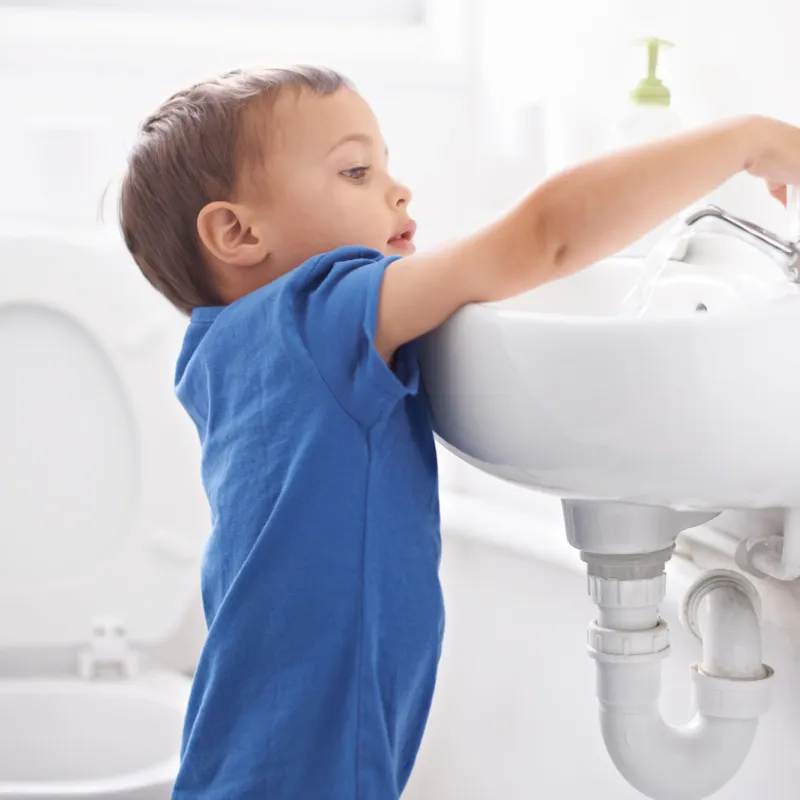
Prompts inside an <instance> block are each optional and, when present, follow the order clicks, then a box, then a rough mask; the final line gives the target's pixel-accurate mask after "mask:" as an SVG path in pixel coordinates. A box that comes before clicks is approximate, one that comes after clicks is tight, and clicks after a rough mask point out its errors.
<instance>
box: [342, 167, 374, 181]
mask: <svg viewBox="0 0 800 800" xmlns="http://www.w3.org/2000/svg"><path fill="white" fill-rule="evenodd" d="M368 172H369V167H352V168H351V169H346V170H344V171H342V172H341V173H340V174H342V175H344V176H345V178H350V179H351V180H353V181H355V182H356V183H363V182H364V180H365V179H366V177H367V173H368Z"/></svg>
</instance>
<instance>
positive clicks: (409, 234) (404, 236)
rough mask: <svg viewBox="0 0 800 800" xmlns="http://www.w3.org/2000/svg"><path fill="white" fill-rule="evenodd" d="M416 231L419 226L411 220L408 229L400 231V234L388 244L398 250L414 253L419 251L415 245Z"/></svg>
mask: <svg viewBox="0 0 800 800" xmlns="http://www.w3.org/2000/svg"><path fill="white" fill-rule="evenodd" d="M416 230H417V225H416V223H415V222H414V221H413V220H411V221H409V223H408V225H406V227H405V228H403V230H401V231H400V233H397V234H395V235H394V236H392V238H391V239H389V241H388V242H387V244H388V245H389V246H390V247H394V248H396V249H398V250H406V251H407V252H410V253H413V252H414V251H415V250H416V249H417V248H416V247H415V245H414V234H415V233H416Z"/></svg>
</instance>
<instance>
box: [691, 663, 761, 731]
mask: <svg viewBox="0 0 800 800" xmlns="http://www.w3.org/2000/svg"><path fill="white" fill-rule="evenodd" d="M774 674H775V672H774V670H773V669H772V667H768V666H767V665H766V664H765V665H764V677H763V678H755V679H741V678H740V679H735V678H719V677H717V676H716V675H708V674H707V673H705V672H703V671H702V670H701V669H700V666H699V665H698V664H694V665H693V666H692V681H693V683H694V699H695V703H696V708H697V710H698V711H699V712H700V714H704V715H705V716H708V717H717V718H719V719H743V720H746V719H758V718H759V717H760V716H761V715H762V714H764V713H765V712H767V711H768V710H769V706H770V701H771V699H772V678H773V676H774Z"/></svg>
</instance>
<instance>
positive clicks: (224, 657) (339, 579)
mask: <svg viewBox="0 0 800 800" xmlns="http://www.w3.org/2000/svg"><path fill="white" fill-rule="evenodd" d="M465 168H466V167H465ZM743 170H748V171H750V172H751V173H752V174H754V175H757V176H760V177H762V178H765V179H766V180H767V181H768V183H769V185H770V189H771V191H772V192H773V194H775V196H777V197H779V198H780V199H784V195H785V185H786V184H787V183H800V131H799V130H797V129H795V128H793V127H791V126H789V125H786V124H783V123H781V122H777V121H774V120H769V119H762V118H756V117H748V118H743V119H737V120H733V121H729V122H725V123H722V124H719V125H717V126H715V127H709V128H706V129H703V130H699V131H696V132H693V133H690V134H687V135H684V136H682V137H680V138H675V139H671V140H666V141H662V142H658V143H655V144H653V145H650V146H646V147H643V148H640V149H637V150H632V151H629V152H625V153H618V154H614V155H611V156H608V157H605V158H602V159H600V160H597V161H594V162H592V163H589V164H585V165H582V166H579V167H577V168H575V169H572V170H570V171H568V172H565V173H563V174H561V175H559V176H556V177H554V178H551V179H549V180H547V181H546V182H544V183H543V184H542V185H540V186H538V187H536V188H534V189H533V190H532V191H531V192H530V193H529V194H528V195H527V196H526V197H525V198H524V199H523V200H522V201H521V202H519V203H518V205H516V207H514V208H512V209H511V210H510V211H509V212H508V213H506V214H505V215H503V216H502V217H500V218H499V219H497V220H496V221H494V222H492V223H491V224H490V225H488V226H487V227H485V228H483V229H482V230H479V231H477V232H475V233H474V234H472V235H470V236H469V237H467V238H465V239H463V240H462V241H457V242H454V243H452V244H449V245H447V246H443V247H440V248H438V249H436V250H435V251H433V252H429V253H420V254H415V252H414V250H415V248H414V232H415V224H414V221H413V220H412V218H411V216H410V212H409V205H410V202H411V192H410V191H409V189H408V188H406V187H405V186H403V185H402V184H400V183H398V182H397V181H396V180H395V179H394V178H393V177H392V176H391V174H390V172H389V167H388V155H387V149H386V145H385V143H384V140H383V138H382V136H381V131H380V128H379V126H378V122H377V120H376V119H375V116H374V115H373V113H372V111H371V109H370V107H369V105H368V104H367V103H366V102H365V101H364V100H363V98H362V97H361V96H360V95H359V94H358V93H357V91H356V90H355V89H354V87H353V86H352V85H351V84H350V83H349V82H348V81H347V80H346V79H345V78H343V77H341V76H340V75H338V74H336V73H335V72H333V71H331V70H328V69H320V68H313V67H294V68H286V69H262V70H251V71H235V72H231V73H228V74H225V75H222V76H220V77H218V78H216V79H213V80H209V81H206V82H203V83H199V84H197V85H194V86H191V87H190V88H188V89H186V90H184V91H181V92H179V93H177V94H175V95H174V96H172V97H171V98H169V99H168V100H167V101H166V102H165V103H164V104H163V105H162V106H161V107H160V108H159V109H158V110H157V111H156V112H155V113H154V114H153V115H152V116H150V117H149V118H148V119H147V120H146V121H145V122H144V123H143V125H142V127H141V130H140V132H139V135H138V140H137V142H136V144H135V147H134V148H133V151H132V153H131V154H130V157H129V162H128V170H127V174H126V177H125V180H124V183H123V187H122V192H121V202H120V217H121V223H122V228H123V232H124V237H125V241H126V244H127V247H128V248H129V250H130V252H131V254H132V255H133V258H134V259H135V261H136V263H137V264H138V266H139V268H140V269H141V271H142V272H143V273H144V275H145V276H146V278H147V279H148V280H149V281H150V282H151V283H152V284H153V285H154V286H155V287H156V289H158V291H160V292H161V293H163V294H164V295H165V296H166V297H167V298H168V299H169V300H170V301H171V302H172V303H173V304H174V305H175V306H176V307H177V308H179V309H180V310H182V311H183V312H185V313H186V314H187V315H190V321H189V324H188V328H187V330H186V335H185V340H184V343H183V348H182V351H181V353H180V355H179V358H178V363H177V369H176V375H175V381H176V391H177V395H178V398H179V399H180V402H181V403H182V404H183V406H184V407H185V408H186V411H187V413H188V414H189V415H190V416H191V418H192V420H193V421H194V423H195V425H196V426H197V430H198V433H199V436H200V440H201V443H202V479H203V483H204V486H205V490H206V493H207V496H208V501H209V505H210V510H211V521H212V531H211V535H210V538H209V540H208V544H207V548H206V551H205V556H204V560H203V567H202V593H203V602H204V610H205V615H206V619H207V623H208V638H207V641H206V643H205V646H204V649H203V652H202V654H201V657H200V661H199V664H198V667H197V672H196V675H195V679H194V684H193V688H192V693H191V698H190V701H189V706H188V711H187V716H186V723H185V729H184V737H183V743H182V754H181V765H180V770H179V773H178V776H177V781H176V785H175V789H174V797H175V798H176V800H181V799H182V798H202V800H233V799H234V798H235V799H236V800H248V798H253V800H255V799H256V798H258V800H397V798H398V797H399V796H400V794H401V792H402V791H403V788H404V786H405V785H406V782H407V780H408V777H409V774H410V772H411V769H412V767H413V765H414V761H415V758H416V756H417V751H418V749H419V746H420V742H421V739H422V736H423V732H424V730H425V725H426V720H427V717H428V712H429V708H430V704H431V699H432V696H433V691H434V684H435V679H436V670H437V662H438V659H439V655H440V648H441V642H442V634H443V628H444V608H443V603H442V594H441V591H440V586H439V580H438V567H439V558H440V538H439V509H438V497H437V474H436V457H435V451H434V441H433V434H432V431H431V424H430V418H429V412H428V407H427V404H426V399H425V392H424V387H423V385H422V384H421V382H420V374H419V368H418V365H417V358H416V352H415V345H414V342H415V340H416V339H418V338H419V337H420V336H422V335H423V334H425V333H426V332H428V331H430V330H431V329H433V328H435V327H436V326H437V325H439V324H440V323H442V322H443V321H444V320H446V319H447V318H448V317H449V316H450V315H452V314H453V313H454V312H455V311H456V310H457V309H459V308H460V307H462V306H464V305H465V304H468V303H473V302H481V301H493V300H500V299H502V298H506V297H509V296H511V295H514V294H517V293H520V292H523V291H525V290H528V289H532V288H533V287H535V286H537V285H540V284H542V283H545V282H547V281H551V280H553V279H556V278H559V277H562V276H565V275H568V274H569V273H572V272H574V271H575V270H578V269H580V268H583V267H585V266H588V265H590V264H592V263H593V262H596V261H598V260H599V259H602V258H604V257H605V256H608V255H610V254H612V253H614V252H615V251H618V250H619V249H621V248H622V247H624V246H625V245H627V244H628V243H629V242H631V241H634V240H635V239H638V238H639V237H640V236H641V235H643V234H644V233H645V232H646V231H648V230H649V229H652V228H654V227H655V226H656V225H658V224H659V223H661V222H662V221H663V220H665V219H667V218H668V217H670V216H672V215H673V214H675V213H677V212H678V211H680V210H681V209H682V208H684V207H686V206H687V205H689V204H690V203H691V202H693V201H694V200H696V199H697V198H700V197H702V196H703V195H705V194H706V193H708V192H709V191H711V190H712V189H714V188H715V187H716V186H718V185H719V184H721V183H722V182H723V181H725V180H726V179H728V178H729V177H731V176H732V175H734V174H735V173H737V172H739V171H743ZM532 724H533V721H532Z"/></svg>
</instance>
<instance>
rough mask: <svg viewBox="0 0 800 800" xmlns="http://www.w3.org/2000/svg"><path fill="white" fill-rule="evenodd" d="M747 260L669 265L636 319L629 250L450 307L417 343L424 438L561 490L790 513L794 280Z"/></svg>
mask: <svg viewBox="0 0 800 800" xmlns="http://www.w3.org/2000/svg"><path fill="white" fill-rule="evenodd" d="M751 261H755V263H754V264H752V266H749V267H748V266H738V267H737V266H731V265H730V264H722V265H716V266H715V265H713V264H706V265H702V266H697V265H692V266H690V265H685V264H681V263H671V264H669V265H668V266H667V269H666V270H665V272H664V274H663V276H662V278H661V280H660V281H659V282H658V283H657V285H656V290H655V293H654V295H653V298H652V302H651V304H650V305H649V307H648V308H647V310H646V311H645V313H644V314H643V315H641V316H626V317H622V316H619V315H618V314H619V310H620V307H621V305H622V302H623V299H624V298H625V296H626V295H627V294H628V293H629V292H630V291H631V289H632V288H633V287H634V286H635V285H636V281H637V280H638V279H639V278H640V276H641V274H642V265H641V262H637V261H635V260H632V259H610V260H608V261H604V262H601V263H599V264H597V265H595V266H593V267H591V268H589V269H587V270H584V271H583V272H580V273H577V274H576V275H573V276H570V277H569V278H565V279H563V280H560V281H557V282H554V283H551V284H548V285H546V286H543V287H540V288H538V289H535V290H534V291H531V292H528V293H526V294H524V295H520V296H518V297H515V298H512V299H509V300H506V301H504V302H501V303H488V304H475V305H471V306H467V307H466V308H463V309H462V310H461V311H459V312H458V313H457V314H456V315H455V316H453V317H452V318H451V319H450V320H449V321H448V322H447V323H446V324H445V325H443V326H442V327H441V328H439V329H438V330H436V331H434V332H433V333H432V334H430V335H428V336H427V337H426V338H425V339H424V340H423V343H422V351H421V363H422V371H423V378H424V383H425V387H426V390H427V392H428V395H429V399H430V403H431V409H432V414H433V423H434V429H435V431H436V435H437V437H438V439H439V441H440V442H441V443H442V444H443V445H445V446H446V447H447V448H449V449H450V450H452V451H453V452H454V453H455V454H456V455H458V456H460V457H461V458H463V459H464V460H466V461H467V462H469V463H471V464H473V465H474V466H476V467H478V468H479V469H481V470H483V471H485V472H488V473H490V474H492V475H495V476H497V477H500V478H503V479H506V480H508V481H511V482H514V483H517V484H521V485H524V486H529V487H532V488H535V489H538V490H542V491H546V492H550V493H553V494H556V495H559V496H560V497H563V498H582V499H590V500H621V501H625V502H632V503H642V504H647V505H658V506H666V507H670V508H675V509H688V510H692V509H695V510H719V509H724V508H768V507H800V290H798V288H797V287H796V286H792V285H790V284H788V283H787V282H786V281H785V279H784V278H783V276H782V275H781V274H780V272H779V271H778V270H777V269H771V268H770V266H768V265H765V264H764V263H762V262H761V261H760V260H758V259H751ZM698 309H699V310H698Z"/></svg>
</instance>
